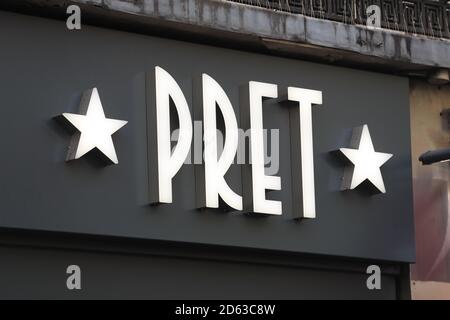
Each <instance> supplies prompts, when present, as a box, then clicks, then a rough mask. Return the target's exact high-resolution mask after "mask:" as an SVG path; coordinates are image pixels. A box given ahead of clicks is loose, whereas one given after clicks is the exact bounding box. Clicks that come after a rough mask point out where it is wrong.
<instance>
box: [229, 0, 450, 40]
mask: <svg viewBox="0 0 450 320" xmlns="http://www.w3.org/2000/svg"><path fill="white" fill-rule="evenodd" d="M228 1H232V2H238V3H243V4H247V5H252V6H259V7H264V8H268V9H271V10H278V11H285V12H290V13H294V14H302V15H306V16H311V17H315V18H319V19H328V20H334V21H339V22H342V23H347V24H361V25H366V20H367V13H366V9H367V7H368V6H370V5H377V6H379V8H380V9H381V19H380V20H381V27H382V28H386V29H391V30H396V31H401V32H406V33H409V34H422V35H426V36H429V37H435V38H447V39H450V1H448V0H228ZM372 13H373V12H372ZM372 13H370V14H372Z"/></svg>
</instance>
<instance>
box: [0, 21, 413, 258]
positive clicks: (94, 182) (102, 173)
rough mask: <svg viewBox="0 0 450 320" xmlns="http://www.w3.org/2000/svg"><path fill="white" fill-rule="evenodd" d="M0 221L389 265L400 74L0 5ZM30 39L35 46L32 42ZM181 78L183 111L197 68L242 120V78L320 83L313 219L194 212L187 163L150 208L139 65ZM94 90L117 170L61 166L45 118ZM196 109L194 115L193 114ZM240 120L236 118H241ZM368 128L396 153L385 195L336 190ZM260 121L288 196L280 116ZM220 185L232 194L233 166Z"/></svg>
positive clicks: (409, 246) (406, 169)
mask: <svg viewBox="0 0 450 320" xmlns="http://www.w3.org/2000/svg"><path fill="white" fill-rule="evenodd" d="M0 38H1V39H3V44H2V50H1V51H0V69H1V72H0V95H1V98H2V99H1V105H2V106H1V108H0V145H1V146H2V150H3V151H2V160H1V166H0V174H1V179H0V189H1V192H2V195H1V215H0V227H7V228H18V229H28V230H43V231H61V232H72V233H82V234H95V235H103V236H118V237H126V238H139V239H157V240H170V241H179V242H186V243H203V244H213V245H225V246H232V247H243V248H258V249H271V250H280V251H288V252H299V253H314V254H322V255H333V256H345V257H356V258H368V259H380V260H391V261H403V262H412V261H414V238H413V215H412V198H411V165H410V131H409V130H410V119H409V105H408V90H409V87H408V80H407V79H406V78H402V77H396V76H388V75H383V74H377V73H371V72H364V71H357V70H352V69H346V68H339V67H332V66H325V65H319V64H313V63H306V62H301V61H298V60H289V59H282V58H275V57H270V56H265V55H260V54H254V53H245V52H240V51H233V50H226V49H221V48H218V47H211V46H204V45H197V44H191V43H184V42H178V41H173V40H167V39H162V38H155V37H148V36H144V35H138V34H131V33H125V32H118V31H113V30H106V29H101V28H96V27H90V26H83V29H82V31H80V32H68V31H67V29H66V27H65V24H64V23H63V22H59V21H52V20H45V19H42V18H37V17H28V16H20V15H16V14H10V13H4V12H1V13H0ZM31 39H32V40H31ZM157 65H159V66H161V67H163V68H165V69H166V70H167V71H168V72H170V73H171V74H172V75H173V76H174V77H175V79H176V80H177V81H178V82H179V84H180V86H181V88H182V90H183V92H184V94H185V96H186V98H187V101H188V102H189V104H190V108H192V78H193V76H194V75H196V74H198V73H200V72H205V73H208V74H209V75H210V76H212V77H213V78H214V79H216V80H217V81H218V82H219V83H220V84H221V85H222V87H223V88H224V89H225V91H226V92H227V93H228V96H229V97H230V100H231V102H232V103H233V106H234V108H235V111H236V115H239V105H238V95H239V92H238V88H239V85H242V84H245V83H247V82H248V81H250V80H255V81H262V82H269V83H275V84H278V85H279V87H280V88H282V87H286V86H288V85H290V86H296V87H303V88H308V89H315V90H321V91H322V92H323V105H322V106H317V107H314V108H313V128H314V131H313V134H314V148H315V149H314V157H315V165H316V166H315V174H316V176H315V179H316V206H317V219H312V220H300V221H293V220H289V219H286V218H284V217H277V216H270V217H255V216H251V215H250V216H248V215H247V216H244V215H242V214H240V213H238V212H234V213H230V212H223V211H218V210H202V211H198V210H196V209H195V190H194V179H195V178H194V168H193V166H188V165H186V166H184V167H183V168H182V170H181V171H180V172H179V174H178V175H177V176H176V178H175V180H174V184H173V185H174V191H173V192H174V203H173V204H171V205H164V206H149V205H148V201H147V195H148V184H147V182H148V180H147V178H148V177H147V175H148V161H147V154H148V152H154V150H147V136H146V134H147V122H146V113H147V110H146V106H147V104H146V101H145V87H144V72H152V70H153V68H154V67H155V66H157ZM92 87H97V88H98V90H99V93H100V98H101V99H102V102H103V107H104V109H105V113H106V115H107V116H108V117H111V118H116V119H122V120H127V121H128V124H127V125H126V126H125V127H124V128H123V129H121V130H120V131H119V132H118V133H117V134H116V135H115V136H114V143H115V146H116V151H117V154H118V157H119V165H116V166H107V167H104V166H102V165H100V164H99V163H98V161H96V159H95V158H94V157H85V158H83V159H80V160H77V161H73V162H70V163H66V162H65V161H64V159H65V155H66V152H67V147H68V145H69V141H70V133H69V132H67V130H66V129H65V128H64V127H62V126H61V125H60V124H59V123H58V122H56V121H55V120H54V119H53V117H54V116H57V115H60V114H61V113H63V112H74V113H76V112H78V104H79V102H80V97H81V94H82V92H83V91H84V90H86V89H89V88H92ZM191 110H192V109H191ZM238 122H239V118H238ZM362 124H367V125H368V126H369V129H370V133H371V135H372V139H373V143H374V147H375V150H377V151H380V152H387V153H393V154H394V157H393V158H392V159H391V160H390V161H388V162H387V163H386V165H385V166H383V167H382V173H383V177H384V181H385V185H386V189H387V193H386V194H378V195H368V194H367V193H366V192H361V191H356V190H355V191H346V192H342V191H340V184H341V177H342V174H343V171H344V166H343V165H342V163H340V162H339V161H337V159H336V158H335V157H334V156H333V155H332V154H330V151H332V150H335V149H337V148H339V147H348V146H349V144H350V134H351V130H352V128H353V127H356V126H360V125H362ZM264 126H265V127H266V128H279V129H280V154H281V157H280V172H279V175H280V176H281V179H282V183H281V184H282V190H281V191H280V192H271V193H270V194H269V196H268V197H269V198H271V199H278V200H282V201H283V212H285V213H289V212H290V211H291V206H292V202H293V201H299V198H298V197H293V196H292V194H291V190H292V185H293V184H296V183H299V181H292V180H291V178H290V170H291V166H293V165H295V164H292V163H290V159H291V157H290V154H289V141H290V130H289V111H288V109H287V108H284V107H282V106H281V105H279V104H276V103H270V104H267V105H265V107H264ZM227 181H228V182H229V184H230V186H231V187H232V188H233V189H234V190H236V192H238V193H240V194H241V192H242V190H241V168H240V167H239V166H238V165H234V166H232V168H231V169H230V171H229V173H228V175H227Z"/></svg>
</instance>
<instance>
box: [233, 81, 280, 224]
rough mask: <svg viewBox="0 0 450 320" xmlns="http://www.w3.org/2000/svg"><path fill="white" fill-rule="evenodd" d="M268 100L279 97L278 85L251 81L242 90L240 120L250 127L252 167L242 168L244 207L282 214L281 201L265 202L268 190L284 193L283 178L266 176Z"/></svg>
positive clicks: (245, 166)
mask: <svg viewBox="0 0 450 320" xmlns="http://www.w3.org/2000/svg"><path fill="white" fill-rule="evenodd" d="M265 97H266V98H277V97H278V88H277V85H276V84H270V83H263V82H256V81H250V82H249V83H248V86H246V87H245V89H244V90H242V91H241V117H242V118H241V120H242V122H243V123H244V125H245V126H246V128H250V157H251V164H246V165H244V168H243V169H242V170H243V191H244V207H245V209H246V210H249V211H252V212H257V213H265V214H274V215H281V213H282V206H281V202H280V201H275V200H267V199H266V190H281V178H280V177H278V176H267V175H265V173H264V132H263V109H262V107H263V104H262V100H263V98H265Z"/></svg>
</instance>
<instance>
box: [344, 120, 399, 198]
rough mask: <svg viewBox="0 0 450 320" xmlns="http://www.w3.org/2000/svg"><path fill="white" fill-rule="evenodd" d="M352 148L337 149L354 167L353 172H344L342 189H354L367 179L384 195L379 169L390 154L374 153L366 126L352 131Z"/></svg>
mask: <svg viewBox="0 0 450 320" xmlns="http://www.w3.org/2000/svg"><path fill="white" fill-rule="evenodd" d="M352 147H355V149H349V148H340V149H339V150H340V151H341V152H342V153H343V154H344V155H345V156H346V157H347V158H348V159H349V160H350V161H351V162H352V163H353V165H354V168H353V170H346V173H345V174H344V180H343V184H342V188H343V189H355V188H356V187H357V186H359V185H360V184H361V183H362V182H363V181H364V180H366V179H367V180H369V181H370V182H371V183H372V184H373V185H374V186H375V187H376V188H377V189H378V190H379V191H380V192H382V193H386V189H385V187H384V182H383V177H382V175H381V170H380V167H381V166H382V165H383V164H384V163H385V162H386V161H388V160H389V159H390V158H391V157H392V154H390V153H381V152H375V150H374V148H373V144H372V139H371V137H370V133H369V128H368V126H367V125H366V124H365V125H363V126H362V127H358V128H355V129H354V130H353V136H352Z"/></svg>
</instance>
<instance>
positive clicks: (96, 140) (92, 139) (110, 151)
mask: <svg viewBox="0 0 450 320" xmlns="http://www.w3.org/2000/svg"><path fill="white" fill-rule="evenodd" d="M80 113H81V114H74V113H63V114H62V116H63V117H64V118H65V119H67V120H68V121H69V122H70V123H71V124H72V125H73V126H74V127H75V128H77V129H78V131H80V133H78V134H76V135H74V136H73V138H72V142H71V144H70V147H69V153H68V154H67V161H69V160H74V159H78V158H80V157H82V156H83V155H85V154H86V153H87V152H89V151H91V150H92V149H94V148H97V149H98V150H100V151H101V152H102V153H103V154H104V155H105V156H106V157H107V158H108V159H109V160H111V162H113V163H115V164H117V163H119V160H118V159H117V155H116V150H115V149H114V144H113V141H112V138H111V135H112V134H113V133H114V132H116V131H117V130H119V129H120V128H122V127H123V126H124V125H125V124H126V123H127V121H122V120H115V119H108V118H106V117H105V113H104V112H103V107H102V103H101V101H100V97H99V95H98V92H97V88H93V89H90V90H87V91H86V92H84V94H83V97H82V98H81V103H80Z"/></svg>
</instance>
